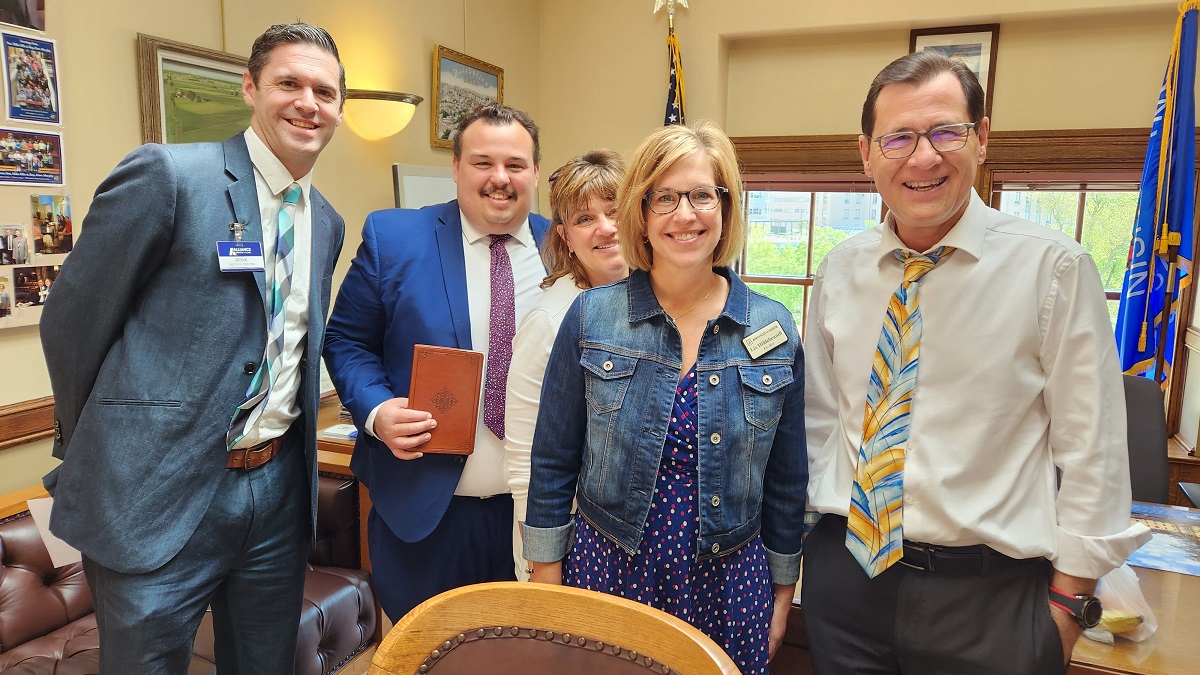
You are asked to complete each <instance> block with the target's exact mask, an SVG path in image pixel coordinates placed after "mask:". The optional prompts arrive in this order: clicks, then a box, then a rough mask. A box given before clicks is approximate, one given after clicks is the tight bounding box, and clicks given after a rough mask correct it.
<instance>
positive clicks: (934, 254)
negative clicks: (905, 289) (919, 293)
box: [892, 246, 958, 286]
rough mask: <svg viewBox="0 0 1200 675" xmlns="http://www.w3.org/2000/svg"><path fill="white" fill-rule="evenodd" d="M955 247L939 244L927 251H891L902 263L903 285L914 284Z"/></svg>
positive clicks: (948, 255) (954, 249) (953, 250)
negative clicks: (922, 252)
mask: <svg viewBox="0 0 1200 675" xmlns="http://www.w3.org/2000/svg"><path fill="white" fill-rule="evenodd" d="M956 250H958V249H956V248H954V247H953V246H939V247H937V248H935V249H933V250H932V251H930V252H929V253H925V254H921V253H913V252H912V251H905V250H904V249H899V248H898V249H896V250H895V251H892V255H894V256H896V259H897V260H899V261H900V262H902V263H904V285H905V286H908V285H910V284H915V283H917V282H918V281H920V280H921V277H923V276H925V275H926V274H928V273H929V271H930V270H932V269H933V268H935V267H937V266H938V263H940V262H941V261H942V260H944V259H946V258H948V257H950V254H952V253H954V252H955V251H956Z"/></svg>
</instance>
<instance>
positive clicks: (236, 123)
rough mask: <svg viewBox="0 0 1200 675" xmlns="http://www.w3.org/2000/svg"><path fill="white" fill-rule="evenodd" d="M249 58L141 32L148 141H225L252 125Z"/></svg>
mask: <svg viewBox="0 0 1200 675" xmlns="http://www.w3.org/2000/svg"><path fill="white" fill-rule="evenodd" d="M245 70H246V59H245V58H244V57H241V56H235V55H233V54H227V53H225V52H221V51H217V50H215V49H207V48H204V47H196V46H194V45H189V44H184V43H182V42H176V41H174V40H167V39H164V38H158V37H154V36H151V35H145V34H143V33H138V78H139V87H138V89H139V93H140V97H141V108H142V142H143V143H194V142H197V141H224V140H225V139H227V138H229V137H230V136H233V135H234V134H236V133H238V132H239V131H244V130H245V129H246V127H248V126H250V108H248V107H247V106H246V103H245V101H243V100H242V73H243V72H245Z"/></svg>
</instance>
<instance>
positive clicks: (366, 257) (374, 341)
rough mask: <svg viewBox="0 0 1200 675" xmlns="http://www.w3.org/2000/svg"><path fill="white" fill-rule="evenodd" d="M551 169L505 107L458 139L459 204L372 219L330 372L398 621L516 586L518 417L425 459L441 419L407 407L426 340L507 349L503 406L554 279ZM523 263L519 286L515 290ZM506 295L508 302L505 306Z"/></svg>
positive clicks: (374, 557)
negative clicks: (480, 589) (509, 469)
mask: <svg viewBox="0 0 1200 675" xmlns="http://www.w3.org/2000/svg"><path fill="white" fill-rule="evenodd" d="M538 162H539V146H538V129H537V126H536V125H535V124H534V123H533V121H532V120H531V119H529V116H528V115H526V114H525V113H523V112H520V111H517V110H513V109H512V108H509V107H507V106H503V105H486V106H482V107H480V108H477V109H475V110H474V111H472V112H471V113H469V114H468V115H467V116H466V117H464V118H463V120H462V121H461V122H460V123H459V125H458V128H457V130H456V133H455V135H454V161H453V168H454V181H455V183H457V185H458V188H457V196H458V198H457V199H456V200H454V201H451V202H448V203H446V204H439V205H436V206H429V207H426V208H423V209H420V210H416V211H413V210H402V209H389V210H386V211H377V212H375V213H372V214H371V215H370V216H368V217H367V222H366V225H365V226H364V227H363V243H362V247H361V248H359V250H358V254H357V256H355V258H354V264H353V265H352V266H351V268H350V271H349V272H348V273H347V275H346V279H345V281H344V282H343V283H342V286H341V289H340V290H339V291H338V298H337V303H336V304H335V306H334V310H333V315H332V316H331V317H330V320H329V332H328V337H327V340H326V346H325V361H326V364H327V365H328V366H329V373H330V375H331V376H332V378H333V382H334V384H335V385H336V386H337V390H338V394H339V395H340V396H341V399H342V402H343V403H344V404H345V405H346V407H347V408H349V409H350V413H351V415H352V416H353V417H354V420H355V423H356V424H357V425H358V427H359V428H360V429H361V430H363V431H364V433H359V435H358V441H357V442H356V444H355V447H354V457H353V459H352V460H351V464H350V467H351V468H352V469H353V470H354V474H355V475H356V476H358V478H359V479H360V480H362V482H363V483H364V484H366V485H367V487H368V488H369V489H370V494H371V501H372V504H373V509H372V510H371V514H370V517H369V521H368V528H369V530H368V539H369V544H370V552H371V569H372V574H373V576H374V579H375V588H376V593H377V594H378V596H379V598H380V602H381V604H382V605H383V609H384V611H385V612H386V613H387V615H388V616H389V617H391V618H392V619H393V620H397V619H399V618H400V617H402V616H404V614H406V613H407V612H408V610H410V609H412V608H413V607H415V606H416V605H417V604H419V603H421V602H423V601H425V600H427V599H429V598H431V597H433V596H434V595H437V594H438V593H441V592H442V591H446V590H449V589H452V588H457V587H459V586H464V585H467V584H473V583H480V582H485V581H504V580H515V578H516V576H515V574H514V568H513V557H512V517H513V501H512V496H511V495H510V494H509V493H508V486H507V483H506V480H505V475H504V443H503V440H502V439H503V426H502V425H503V418H502V417H501V418H499V420H497V419H496V418H495V417H492V418H489V419H488V420H487V423H486V424H485V418H488V417H489V410H494V407H492V408H490V407H489V406H495V405H496V403H497V402H496V401H494V400H493V401H490V402H489V401H486V400H485V401H483V402H482V403H481V405H480V406H479V407H480V413H481V414H480V419H478V420H477V421H476V433H475V449H474V453H473V454H472V455H471V456H470V457H461V456H454V455H433V454H431V455H428V456H423V455H422V453H421V448H420V446H421V444H422V443H424V442H425V441H427V440H429V434H428V432H429V430H430V429H432V428H433V427H434V426H435V425H436V423H437V420H436V419H435V418H433V416H432V415H431V414H430V413H429V412H428V411H423V410H412V409H410V408H408V399H407V396H408V385H409V379H410V377H411V374H412V356H413V345H416V344H428V345H441V346H447V347H458V348H461V349H474V350H475V351H482V352H488V351H490V352H492V353H491V354H489V355H488V358H487V365H486V372H485V374H484V380H485V382H486V381H487V380H489V379H491V380H497V379H498V380H499V387H500V392H501V396H502V395H503V388H504V376H505V375H506V374H507V367H508V366H507V362H503V363H502V364H501V363H499V362H500V360H501V355H502V354H504V352H505V351H507V353H508V355H509V356H511V350H512V344H511V341H512V333H511V326H512V325H515V322H519V321H520V319H521V316H523V315H524V312H525V311H527V310H528V309H529V307H530V306H532V305H533V303H534V301H535V300H536V299H537V296H538V294H539V293H540V290H539V289H538V284H539V283H540V282H541V280H542V278H543V277H544V275H545V268H544V267H543V265H542V263H541V258H540V256H539V252H538V247H539V246H540V245H541V242H542V239H543V237H544V236H545V233H546V229H547V228H548V227H549V222H548V221H547V220H546V219H545V218H542V217H541V216H538V215H536V214H530V212H529V211H530V208H531V206H532V201H533V191H534V187H535V186H536V185H537V179H538V169H539V164H538ZM497 248H499V249H500V250H496V249H497ZM498 259H503V260H504V261H505V262H500V263H498V262H497V260H498ZM508 267H511V277H508V278H509V279H511V284H509V283H507V282H506V281H503V278H504V274H507V272H504V271H503V270H507V269H508ZM498 270H500V272H498ZM497 274H500V276H499V277H497V276H496V275H497ZM494 278H497V279H501V281H498V282H497V283H493V281H492V280H493V279H494ZM509 288H511V290H507V291H506V290H505V289H509ZM497 293H507V294H505V295H504V297H506V298H509V300H507V301H504V300H497V301H493V298H496V297H500V296H497V295H495V294H497ZM506 302H509V303H512V304H511V305H507V306H514V305H515V306H514V310H515V311H513V312H510V313H508V314H507V315H506V316H504V317H503V318H496V317H497V315H496V314H493V312H492V310H493V307H494V306H496V307H500V306H506V305H505V303H506ZM506 322H512V323H508V325H509V328H508V329H507V331H506V329H505V326H504V324H505V323H506ZM505 341H507V350H505V348H504V343H505ZM501 368H503V371H501V370H500V369H501ZM484 388H485V389H488V386H487V385H486V384H485V386H484ZM498 403H499V409H500V411H503V408H504V402H503V399H502V398H501V399H500V400H499V402H498ZM501 414H502V412H501ZM497 421H499V422H500V424H499V425H497V424H496V422H497Z"/></svg>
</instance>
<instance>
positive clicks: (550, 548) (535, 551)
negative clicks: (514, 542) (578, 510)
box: [521, 519, 575, 563]
mask: <svg viewBox="0 0 1200 675" xmlns="http://www.w3.org/2000/svg"><path fill="white" fill-rule="evenodd" d="M521 536H522V538H523V539H524V544H523V553H524V555H525V559H526V560H528V561H529V562H540V563H550V562H558V561H559V560H562V559H563V558H565V557H567V551H569V550H570V549H571V540H572V539H573V538H574V537H575V520H574V519H572V520H571V522H569V523H567V524H566V525H563V526H561V527H531V526H529V525H527V524H525V523H521Z"/></svg>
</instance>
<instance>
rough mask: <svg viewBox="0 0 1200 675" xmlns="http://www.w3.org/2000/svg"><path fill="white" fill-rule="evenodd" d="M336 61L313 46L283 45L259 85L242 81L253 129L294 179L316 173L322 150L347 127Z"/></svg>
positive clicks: (248, 78)
mask: <svg viewBox="0 0 1200 675" xmlns="http://www.w3.org/2000/svg"><path fill="white" fill-rule="evenodd" d="M339 77H340V71H339V69H338V62H337V58H335V57H334V56H333V54H330V53H329V52H327V51H325V50H323V49H321V48H319V47H315V46H313V45H310V44H304V43H297V44H283V45H280V46H278V47H276V48H275V49H273V50H271V56H270V59H268V61H267V63H266V65H265V66H264V67H263V69H262V71H261V72H259V75H258V82H257V83H255V82H254V78H253V77H251V75H250V72H249V71H246V72H245V73H244V74H243V75H242V98H243V99H245V101H246V105H248V106H250V108H251V110H252V111H253V114H252V115H251V118H250V128H251V129H253V130H254V133H256V134H258V137H259V138H260V139H262V142H263V143H264V144H265V145H266V146H267V148H268V149H269V150H270V151H271V153H272V154H274V155H275V156H276V157H277V158H279V161H280V162H282V163H283V165H284V167H286V168H287V170H288V172H289V173H291V174H292V178H300V177H301V176H303V175H305V174H307V173H308V172H309V171H312V167H313V164H315V163H316V161H317V156H318V155H320V154H321V150H323V149H324V148H325V146H326V145H328V144H329V140H330V139H331V138H333V130H334V129H336V128H337V126H338V125H339V124H341V123H342V101H341V97H340V94H339V89H338V87H339V84H338V83H339Z"/></svg>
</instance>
